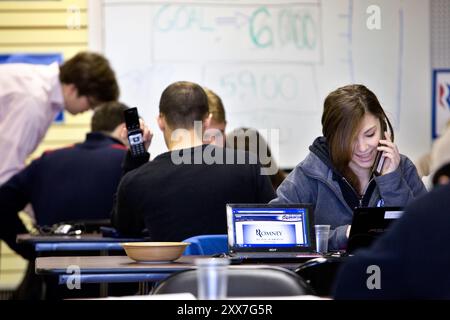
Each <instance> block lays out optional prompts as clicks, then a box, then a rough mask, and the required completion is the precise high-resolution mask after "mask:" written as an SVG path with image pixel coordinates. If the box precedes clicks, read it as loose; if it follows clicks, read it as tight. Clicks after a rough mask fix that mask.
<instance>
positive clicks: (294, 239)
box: [227, 204, 315, 252]
mask: <svg viewBox="0 0 450 320" xmlns="http://www.w3.org/2000/svg"><path fill="white" fill-rule="evenodd" d="M311 212H312V207H311V206H310V205H307V204H306V205H305V204H301V205H298V204H297V205H268V204H265V205H254V204H253V205H250V204H229V205H227V223H228V241H229V248H230V252H233V251H235V252H236V251H245V252H250V251H252V252H285V251H293V252H296V251H298V252H304V251H313V250H314V249H313V246H314V245H315V242H314V239H313V237H312V232H311V225H312V221H311V217H312V215H311Z"/></svg>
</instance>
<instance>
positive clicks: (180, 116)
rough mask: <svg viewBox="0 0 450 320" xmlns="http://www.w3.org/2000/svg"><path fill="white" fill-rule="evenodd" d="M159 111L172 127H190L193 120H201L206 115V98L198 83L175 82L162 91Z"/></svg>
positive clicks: (192, 124)
mask: <svg viewBox="0 0 450 320" xmlns="http://www.w3.org/2000/svg"><path fill="white" fill-rule="evenodd" d="M159 112H160V113H161V114H162V115H164V117H165V119H166V121H167V124H168V125H169V126H170V127H171V128H172V129H176V128H185V129H191V128H192V127H194V121H202V120H203V119H204V118H205V117H206V116H207V115H208V99H207V97H206V93H205V91H204V90H203V89H202V87H200V86H199V85H198V84H196V83H192V82H187V81H179V82H175V83H172V84H171V85H170V86H168V87H167V88H166V89H165V90H164V91H163V93H162V95H161V100H160V102H159Z"/></svg>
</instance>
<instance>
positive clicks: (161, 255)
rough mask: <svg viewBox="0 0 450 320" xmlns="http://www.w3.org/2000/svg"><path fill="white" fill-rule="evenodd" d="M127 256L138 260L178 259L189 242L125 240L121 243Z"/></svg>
mask: <svg viewBox="0 0 450 320" xmlns="http://www.w3.org/2000/svg"><path fill="white" fill-rule="evenodd" d="M121 245H122V247H123V248H124V249H125V252H126V254H127V256H128V257H130V258H131V259H133V260H135V261H138V262H170V261H173V260H176V259H178V258H179V257H181V255H182V254H183V252H184V250H185V249H186V247H187V246H188V245H190V243H187V242H126V243H121Z"/></svg>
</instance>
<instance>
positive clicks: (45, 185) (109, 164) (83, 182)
mask: <svg viewBox="0 0 450 320" xmlns="http://www.w3.org/2000/svg"><path fill="white" fill-rule="evenodd" d="M126 109H127V106H125V105H124V104H122V103H119V102H108V103H106V104H103V105H101V106H99V107H98V108H96V109H95V111H94V114H93V116H92V121H91V132H90V133H88V134H87V135H86V140H85V141H84V142H82V143H77V144H75V145H72V146H69V147H66V148H62V149H57V150H52V151H47V152H44V154H43V155H42V156H41V157H40V158H38V159H36V160H34V161H33V162H31V164H30V165H28V166H27V167H25V168H24V169H23V170H22V171H20V172H18V173H17V174H15V175H14V176H13V177H11V178H10V179H9V180H8V181H7V182H6V183H5V184H3V185H2V186H1V187H0V216H1V217H2V223H1V224H0V238H1V239H3V240H5V241H6V242H7V243H8V245H9V246H10V247H12V248H13V249H15V250H16V251H18V252H19V253H21V252H20V251H21V248H20V247H17V245H16V235H17V234H18V233H26V232H27V230H26V229H25V227H24V226H23V225H22V223H21V221H20V219H19V218H18V212H19V211H21V210H23V209H24V208H25V206H26V205H27V204H28V203H31V205H32V208H33V211H34V215H35V219H36V224H37V225H38V226H44V225H47V226H50V225H52V224H55V223H59V222H63V221H73V220H101V219H109V218H110V213H111V210H112V204H113V195H114V193H115V191H116V189H117V186H118V184H119V181H120V178H121V176H122V168H121V164H122V162H123V159H124V157H125V154H126V151H127V147H126V142H125V141H124V140H123V139H122V138H121V136H120V134H121V130H122V128H123V127H124V121H125V120H124V115H123V112H124V110H126Z"/></svg>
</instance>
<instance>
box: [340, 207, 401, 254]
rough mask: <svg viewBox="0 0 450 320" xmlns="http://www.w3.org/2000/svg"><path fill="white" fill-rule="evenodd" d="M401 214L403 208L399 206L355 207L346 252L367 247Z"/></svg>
mask: <svg viewBox="0 0 450 320" xmlns="http://www.w3.org/2000/svg"><path fill="white" fill-rule="evenodd" d="M402 214H403V208H401V207H370V208H355V210H354V211H353V221H352V227H351V228H350V235H349V238H348V244H347V253H353V252H354V251H355V250H357V249H361V248H366V247H369V246H370V245H371V244H372V242H373V241H374V240H375V239H376V238H378V237H379V236H380V235H381V234H383V233H384V232H385V231H386V229H388V227H389V226H390V225H391V223H392V222H393V221H395V220H396V219H398V218H400V217H401V216H402Z"/></svg>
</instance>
